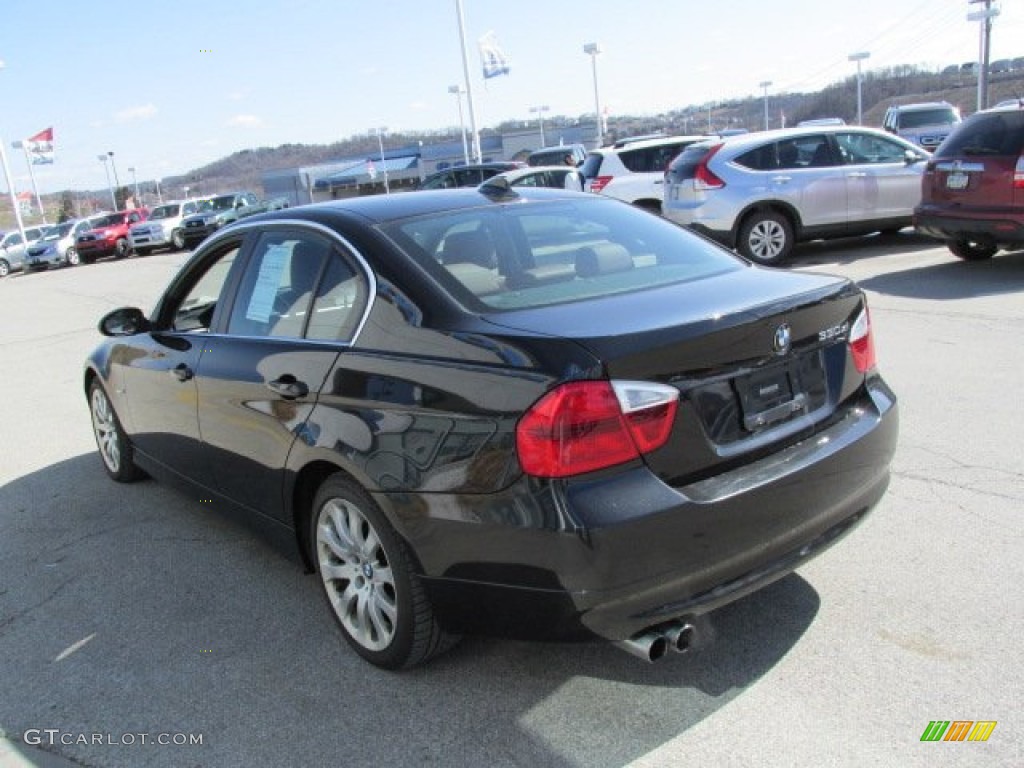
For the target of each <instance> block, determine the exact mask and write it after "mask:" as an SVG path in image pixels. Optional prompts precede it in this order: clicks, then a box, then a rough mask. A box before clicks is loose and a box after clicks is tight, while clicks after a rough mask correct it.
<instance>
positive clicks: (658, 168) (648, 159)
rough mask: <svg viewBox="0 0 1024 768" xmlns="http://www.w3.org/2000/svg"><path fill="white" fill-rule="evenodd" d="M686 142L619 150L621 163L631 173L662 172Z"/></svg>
mask: <svg viewBox="0 0 1024 768" xmlns="http://www.w3.org/2000/svg"><path fill="white" fill-rule="evenodd" d="M685 146H686V144H683V143H676V144H662V145H659V146H657V147H643V148H638V149H626V150H623V151H622V152H619V158H620V159H621V160H622V164H623V165H624V166H626V168H628V169H629V170H630V171H632V172H633V173H662V172H663V171H664V170H665V169H666V168H667V167H668V164H669V163H670V162H672V158H674V157H675V156H676V155H678V154H679V152H680V150H681V149H683V147H685Z"/></svg>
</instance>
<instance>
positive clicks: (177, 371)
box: [171, 363, 193, 381]
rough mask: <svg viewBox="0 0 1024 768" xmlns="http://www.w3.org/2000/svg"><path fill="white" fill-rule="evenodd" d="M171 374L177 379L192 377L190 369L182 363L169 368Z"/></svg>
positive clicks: (186, 379) (185, 379) (184, 379)
mask: <svg viewBox="0 0 1024 768" xmlns="http://www.w3.org/2000/svg"><path fill="white" fill-rule="evenodd" d="M171 375H172V376H174V378H176V379H177V380H178V381H188V380H189V379H191V378H192V376H193V373H192V369H191V368H189V367H188V366H187V365H185V364H184V363H178V364H177V365H176V366H174V367H173V368H171Z"/></svg>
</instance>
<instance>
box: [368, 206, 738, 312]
mask: <svg viewBox="0 0 1024 768" xmlns="http://www.w3.org/2000/svg"><path fill="white" fill-rule="evenodd" d="M385 231H387V232H388V234H389V235H390V236H391V237H392V239H393V240H394V241H395V242H397V243H398V245H399V246H400V247H401V248H402V249H403V250H405V251H406V252H407V253H409V254H410V255H411V256H412V258H413V259H415V260H416V261H418V262H419V263H420V264H422V265H423V266H424V268H425V269H427V271H428V272H430V273H431V274H433V275H435V277H436V278H437V280H438V282H440V283H441V284H442V285H444V286H445V287H446V288H447V289H448V291H449V293H450V294H451V295H452V296H453V297H455V299H456V300H458V301H459V302H460V303H462V304H463V305H464V306H467V307H470V308H476V309H478V310H481V311H483V310H485V309H487V308H489V309H491V310H513V309H527V308H533V307H541V306H549V305H554V304H565V303H568V302H572V301H579V300H583V299H591V298H596V297H601V296H610V295H612V294H621V293H632V292H636V291H642V290H645V289H649V288H655V287H660V286H664V285H670V284H674V283H683V282H689V281H694V280H701V279H703V278H706V277H710V276H711V275H716V274H721V273H723V272H729V271H733V270H737V269H743V268H744V267H743V263H742V262H741V261H740V260H739V259H738V258H737V257H735V256H734V255H733V254H731V253H729V252H728V251H725V250H724V249H722V248H719V247H718V246H715V245H713V244H711V243H709V242H707V241H705V240H703V239H701V238H699V237H697V236H695V235H693V234H691V233H690V232H688V231H686V230H684V229H682V228H681V227H677V226H675V225H674V224H671V223H669V222H667V221H665V220H664V219H662V218H660V217H657V216H651V215H650V214H649V213H646V212H644V211H641V210H639V209H636V208H633V207H631V206H627V205H622V204H621V203H619V202H618V201H614V200H606V199H601V198H596V197H595V198H594V199H591V200H579V201H571V202H570V201H559V202H557V203H543V204H533V203H524V204H517V205H513V206H505V207H501V208H490V207H489V208H484V209H470V210H463V211H454V212H453V211H448V212H445V213H443V214H440V215H436V216H426V217H419V218H415V219H410V220H405V221H400V222H395V223H392V224H389V225H387V226H386V228H385Z"/></svg>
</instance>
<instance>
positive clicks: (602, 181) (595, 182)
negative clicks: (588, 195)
mask: <svg viewBox="0 0 1024 768" xmlns="http://www.w3.org/2000/svg"><path fill="white" fill-rule="evenodd" d="M611 180H612V177H611V176H595V177H594V178H592V179H591V180H590V191H591V192H600V191H601V190H602V189H604V188H605V187H607V186H608V182H609V181H611Z"/></svg>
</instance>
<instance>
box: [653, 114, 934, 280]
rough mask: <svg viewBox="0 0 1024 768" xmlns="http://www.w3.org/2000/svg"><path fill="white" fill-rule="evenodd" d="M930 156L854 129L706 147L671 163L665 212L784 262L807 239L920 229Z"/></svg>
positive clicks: (766, 259) (752, 253)
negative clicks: (916, 224)
mask: <svg viewBox="0 0 1024 768" xmlns="http://www.w3.org/2000/svg"><path fill="white" fill-rule="evenodd" d="M928 158H929V155H928V153H927V152H925V151H924V150H922V149H921V148H919V147H916V146H915V145H913V144H911V143H910V142H909V141H905V140H904V139H900V138H897V137H895V136H890V135H888V134H886V133H884V132H882V131H879V130H876V129H874V128H856V127H853V126H810V127H806V128H785V129H782V130H776V131H763V132H760V133H750V134H746V135H743V136H732V137H728V138H725V139H718V140H715V141H704V142H701V143H699V144H693V145H691V146H690V147H688V148H687V149H685V150H684V151H683V152H682V154H680V155H679V157H677V158H676V159H675V160H673V161H672V163H671V164H670V165H669V168H668V171H666V173H665V178H666V187H665V205H664V209H663V214H664V216H665V217H666V218H669V219H671V220H672V221H675V222H676V223H678V224H683V225H684V226H688V227H691V228H693V229H695V230H697V231H699V232H702V233H704V234H705V235H708V236H710V237H712V238H714V239H716V240H718V241H720V242H722V243H724V244H725V245H727V246H729V247H730V248H736V249H737V250H738V251H739V252H740V253H741V254H742V255H743V256H745V257H747V258H748V259H750V260H752V261H756V262H758V263H760V264H777V263H778V262H780V261H782V260H783V259H785V258H786V257H787V256H788V255H789V254H790V252H791V251H792V250H793V245H794V244H795V243H797V242H800V241H803V240H815V239H821V238H829V237H847V236H850V235H863V234H868V233H871V232H878V231H881V232H887V233H888V232H897V231H899V230H900V229H902V228H903V227H905V226H908V225H910V223H911V217H912V214H913V210H914V206H915V205H917V203H918V201H919V200H920V199H921V175H922V172H923V170H924V166H925V161H926V160H927V159H928Z"/></svg>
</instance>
